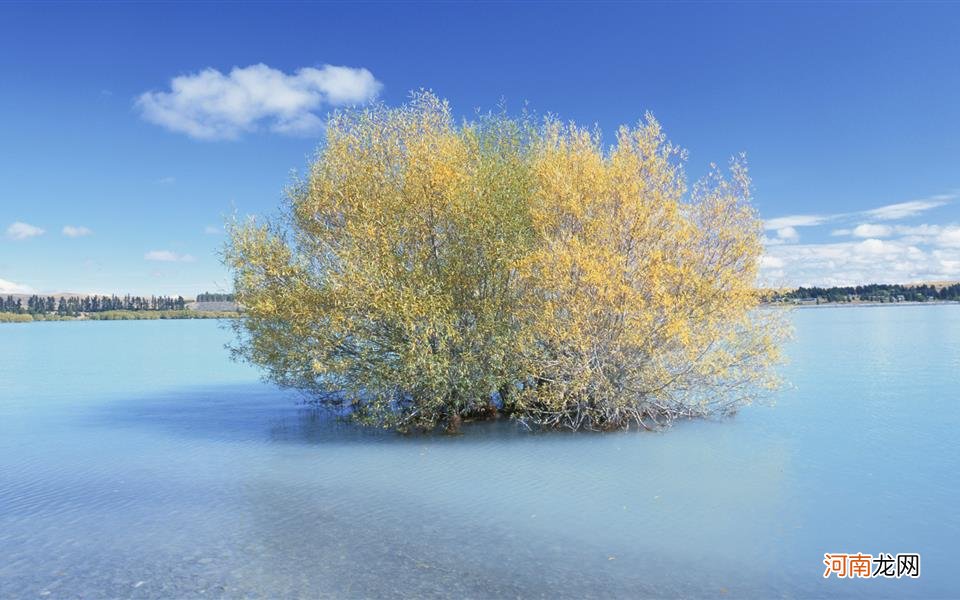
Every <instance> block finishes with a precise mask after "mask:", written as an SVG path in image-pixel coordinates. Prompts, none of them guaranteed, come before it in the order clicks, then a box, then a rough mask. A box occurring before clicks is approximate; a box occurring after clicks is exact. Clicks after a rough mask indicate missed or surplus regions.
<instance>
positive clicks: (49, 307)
mask: <svg viewBox="0 0 960 600" xmlns="http://www.w3.org/2000/svg"><path fill="white" fill-rule="evenodd" d="M186 307H187V301H186V300H184V298H183V296H177V297H176V298H174V297H172V296H150V297H146V296H131V295H129V294H128V295H126V296H123V297H119V296H85V297H78V296H73V297H65V296H64V297H61V298H56V297H54V296H37V295H34V296H30V297H29V298H27V303H26V305H24V303H23V300H22V299H20V298H14V297H13V296H7V297H6V298H0V312H5V313H14V314H30V315H47V314H56V315H61V316H65V317H71V316H76V315H79V314H80V313H97V312H104V311H108V310H130V311H151V310H152V311H157V310H184V309H186Z"/></svg>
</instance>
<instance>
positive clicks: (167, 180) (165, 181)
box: [157, 177, 177, 185]
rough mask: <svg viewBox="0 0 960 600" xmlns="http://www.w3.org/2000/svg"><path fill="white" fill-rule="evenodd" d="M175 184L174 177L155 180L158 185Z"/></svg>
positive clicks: (175, 179)
mask: <svg viewBox="0 0 960 600" xmlns="http://www.w3.org/2000/svg"><path fill="white" fill-rule="evenodd" d="M176 182H177V178H176V177H161V178H160V179H158V180H157V183H159V184H160V185H173V184H175V183H176Z"/></svg>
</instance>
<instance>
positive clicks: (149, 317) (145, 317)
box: [0, 309, 242, 324]
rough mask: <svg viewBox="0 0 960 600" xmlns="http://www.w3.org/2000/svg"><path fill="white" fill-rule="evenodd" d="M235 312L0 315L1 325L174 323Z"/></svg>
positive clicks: (226, 316)
mask: <svg viewBox="0 0 960 600" xmlns="http://www.w3.org/2000/svg"><path fill="white" fill-rule="evenodd" d="M241 316H242V314H241V313H239V312H237V311H206V310H190V309H184V310H108V311H102V312H95V313H89V314H81V315H77V316H61V315H56V314H53V315H31V314H29V313H21V314H17V313H0V324H3V323H43V322H47V321H175V320H189V319H236V318H238V317H241Z"/></svg>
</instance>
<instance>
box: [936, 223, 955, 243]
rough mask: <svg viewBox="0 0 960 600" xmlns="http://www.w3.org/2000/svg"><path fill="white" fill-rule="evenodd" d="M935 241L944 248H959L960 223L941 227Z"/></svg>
mask: <svg viewBox="0 0 960 600" xmlns="http://www.w3.org/2000/svg"><path fill="white" fill-rule="evenodd" d="M935 243H936V244H937V245H938V246H943V247H945V248H960V225H949V226H947V227H945V228H943V229H942V230H941V231H940V232H939V233H938V235H937V237H936V242H935Z"/></svg>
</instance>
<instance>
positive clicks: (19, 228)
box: [7, 221, 45, 240]
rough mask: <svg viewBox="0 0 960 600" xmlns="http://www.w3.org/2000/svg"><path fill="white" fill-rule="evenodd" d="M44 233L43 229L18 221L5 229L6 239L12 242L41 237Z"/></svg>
mask: <svg viewBox="0 0 960 600" xmlns="http://www.w3.org/2000/svg"><path fill="white" fill-rule="evenodd" d="M44 233H45V231H44V230H43V229H40V228H39V227H36V226H34V225H30V224H29V223H21V222H20V221H17V222H15V223H11V224H10V226H9V227H7V237H8V238H10V239H12V240H25V239H28V238H32V237H36V236H38V235H43V234H44Z"/></svg>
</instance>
